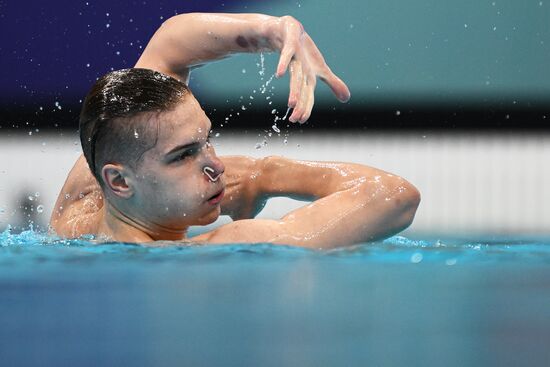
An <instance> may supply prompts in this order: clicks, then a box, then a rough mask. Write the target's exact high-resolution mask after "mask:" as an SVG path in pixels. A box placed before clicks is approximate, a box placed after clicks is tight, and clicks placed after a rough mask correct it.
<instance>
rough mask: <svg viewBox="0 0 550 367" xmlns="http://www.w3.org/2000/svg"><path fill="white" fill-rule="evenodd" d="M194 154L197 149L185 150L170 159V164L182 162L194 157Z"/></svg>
mask: <svg viewBox="0 0 550 367" xmlns="http://www.w3.org/2000/svg"><path fill="white" fill-rule="evenodd" d="M196 152H197V149H194V148H192V149H187V150H185V151H183V152H181V153H180V154H178V155H177V156H175V157H174V159H172V163H173V162H179V161H183V160H184V159H185V158H187V157H190V156H193V155H195V153H196Z"/></svg>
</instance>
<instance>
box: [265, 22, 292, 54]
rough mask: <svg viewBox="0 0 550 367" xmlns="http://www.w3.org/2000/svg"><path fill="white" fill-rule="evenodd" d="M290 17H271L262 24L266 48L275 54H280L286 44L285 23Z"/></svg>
mask: <svg viewBox="0 0 550 367" xmlns="http://www.w3.org/2000/svg"><path fill="white" fill-rule="evenodd" d="M286 17H288V16H283V17H269V19H267V20H266V21H263V22H262V23H261V27H260V34H261V36H262V38H263V39H264V40H265V43H266V46H267V48H268V49H269V50H271V51H273V52H280V51H281V50H282V48H283V44H284V23H285V21H286V20H285V19H286Z"/></svg>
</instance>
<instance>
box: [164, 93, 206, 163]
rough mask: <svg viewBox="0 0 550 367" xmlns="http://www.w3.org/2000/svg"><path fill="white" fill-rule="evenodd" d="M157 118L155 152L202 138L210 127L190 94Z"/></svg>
mask: <svg viewBox="0 0 550 367" xmlns="http://www.w3.org/2000/svg"><path fill="white" fill-rule="evenodd" d="M157 119H158V130H159V133H158V140H157V144H156V146H155V149H154V151H155V154H164V153H166V152H167V151H169V150H170V149H172V148H174V147H176V146H178V145H182V144H187V143H191V142H194V141H198V140H200V139H204V138H205V136H207V135H208V132H209V130H210V128H211V123H210V119H209V118H208V117H207V116H206V114H205V113H204V111H203V110H202V108H201V106H200V105H199V103H198V102H197V100H196V99H195V97H193V96H192V95H187V96H186V97H185V99H184V100H183V101H182V102H181V103H179V104H178V105H177V106H176V107H175V108H174V109H172V110H171V111H167V112H162V113H161V114H159V115H158V116H157Z"/></svg>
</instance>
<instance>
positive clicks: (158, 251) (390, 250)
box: [0, 230, 550, 266]
mask: <svg viewBox="0 0 550 367" xmlns="http://www.w3.org/2000/svg"><path fill="white" fill-rule="evenodd" d="M168 244H170V245H168ZM243 257H245V258H250V259H253V258H257V259H280V260H285V259H293V258H310V259H339V260H342V259H343V260H354V261H356V260H359V261H364V262H378V263H414V264H419V263H439V264H444V265H448V266H452V265H457V264H461V263H465V262H468V263H472V262H479V263H485V262H495V261H496V262H500V261H510V260H511V261H518V260H522V261H531V262H532V261H535V262H548V263H550V239H548V238H539V239H526V238H523V239H522V238H519V239H517V238H516V239H513V238H505V237H500V238H495V237H486V238H484V239H481V240H475V241H474V240H464V239H459V238H448V239H437V238H436V239H429V240H418V239H409V238H406V237H402V236H395V237H391V238H389V239H387V240H384V241H381V242H375V243H365V244H359V245H355V246H350V247H344V248H336V249H331V250H311V249H304V248H298V247H292V246H280V245H271V244H265V243H264V244H253V245H249V244H228V245H215V246H204V245H200V244H191V245H190V244H180V245H177V244H176V245H174V244H172V243H167V242H155V243H154V245H153V246H144V245H137V244H129V243H120V242H107V243H97V242H94V241H93V238H92V237H89V238H80V239H73V240H66V239H60V238H57V237H54V236H50V235H47V234H45V233H42V232H37V231H33V230H28V231H24V232H22V233H19V234H12V233H11V232H10V231H9V230H6V231H4V232H2V233H0V265H8V264H15V263H21V262H28V261H31V262H34V263H44V262H52V261H53V262H58V261H61V262H75V261H76V262H109V261H112V260H120V259H124V260H125V261H128V260H132V261H136V262H143V261H145V262H178V261H188V260H195V259H197V258H200V259H201V260H209V259H210V260H214V259H221V258H243Z"/></svg>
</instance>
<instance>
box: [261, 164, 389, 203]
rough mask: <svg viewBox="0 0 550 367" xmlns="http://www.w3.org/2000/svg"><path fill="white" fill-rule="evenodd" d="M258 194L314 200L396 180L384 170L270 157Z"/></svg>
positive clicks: (262, 172)
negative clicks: (368, 183) (369, 183)
mask: <svg viewBox="0 0 550 367" xmlns="http://www.w3.org/2000/svg"><path fill="white" fill-rule="evenodd" d="M261 167H262V168H261V180H260V181H259V183H258V186H259V187H258V191H259V192H260V193H261V194H263V195H266V196H269V197H275V196H286V197H291V198H294V199H297V200H306V201H313V200H316V199H320V198H323V197H325V196H328V195H330V194H333V193H335V192H338V191H342V190H346V189H349V188H351V187H353V186H356V185H357V184H358V183H359V182H361V181H365V180H367V181H372V182H377V181H380V180H387V179H388V178H390V179H391V178H392V177H395V176H393V175H391V174H389V173H387V172H384V171H382V170H379V169H376V168H372V167H367V166H364V165H360V164H354V163H341V162H316V161H299V160H292V159H288V158H285V157H279V156H270V157H266V158H264V159H262V161H261Z"/></svg>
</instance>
